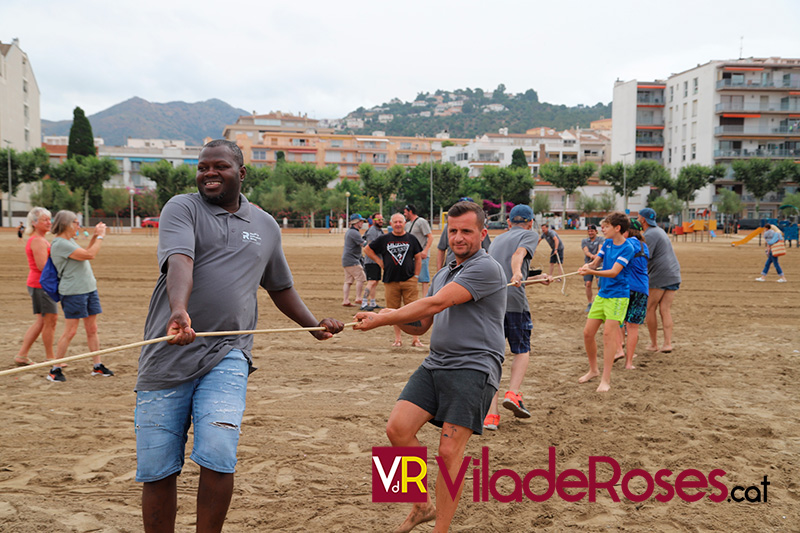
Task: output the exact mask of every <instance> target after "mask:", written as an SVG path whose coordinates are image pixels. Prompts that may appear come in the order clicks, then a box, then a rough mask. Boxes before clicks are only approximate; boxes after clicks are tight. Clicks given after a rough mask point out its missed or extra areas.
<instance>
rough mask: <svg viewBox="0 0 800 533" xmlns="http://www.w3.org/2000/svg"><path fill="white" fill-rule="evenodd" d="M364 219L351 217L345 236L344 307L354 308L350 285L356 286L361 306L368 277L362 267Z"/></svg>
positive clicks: (343, 258)
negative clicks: (362, 291) (362, 294)
mask: <svg viewBox="0 0 800 533" xmlns="http://www.w3.org/2000/svg"><path fill="white" fill-rule="evenodd" d="M363 225H364V217H362V216H361V215H359V214H358V213H355V214H354V215H352V216H351V217H350V227H349V228H348V229H347V232H346V233H345V234H344V250H343V251H342V267H344V286H343V287H342V305H343V306H345V307H352V306H353V304H351V303H350V285H352V284H353V283H355V284H356V303H357V304H359V305H361V290H362V289H363V288H364V283H365V282H366V281H367V277H366V275H365V274H364V267H362V266H361V249H362V248H363V247H364V239H362V238H361V227H362V226H363Z"/></svg>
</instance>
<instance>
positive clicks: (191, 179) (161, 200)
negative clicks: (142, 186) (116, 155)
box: [139, 159, 196, 208]
mask: <svg viewBox="0 0 800 533" xmlns="http://www.w3.org/2000/svg"><path fill="white" fill-rule="evenodd" d="M139 173H140V174H141V175H142V176H144V177H145V178H147V179H149V180H151V181H154V182H155V184H156V194H157V195H158V204H159V206H160V207H162V208H163V207H164V204H166V203H167V202H168V201H169V199H170V198H172V197H173V196H175V195H178V194H184V193H187V192H190V191H193V190H194V188H195V187H196V182H195V170H194V167H190V166H189V165H178V166H177V167H174V166H172V163H170V162H169V161H166V160H163V159H162V160H161V161H158V162H157V163H153V164H150V165H142V167H141V168H140V169H139Z"/></svg>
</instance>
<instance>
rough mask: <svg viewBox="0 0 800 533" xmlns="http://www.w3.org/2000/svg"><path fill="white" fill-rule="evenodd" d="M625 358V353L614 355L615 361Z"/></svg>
mask: <svg viewBox="0 0 800 533" xmlns="http://www.w3.org/2000/svg"><path fill="white" fill-rule="evenodd" d="M623 357H625V352H617V353H615V354H614V361H616V360H617V359H622V358H623Z"/></svg>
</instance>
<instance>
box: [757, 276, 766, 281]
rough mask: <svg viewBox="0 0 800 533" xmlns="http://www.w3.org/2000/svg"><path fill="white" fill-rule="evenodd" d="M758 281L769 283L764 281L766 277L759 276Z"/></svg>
mask: <svg viewBox="0 0 800 533" xmlns="http://www.w3.org/2000/svg"><path fill="white" fill-rule="evenodd" d="M756 281H767V280H765V279H764V276H759V277H757V278H756Z"/></svg>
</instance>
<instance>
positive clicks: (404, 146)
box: [400, 143, 411, 150]
mask: <svg viewBox="0 0 800 533" xmlns="http://www.w3.org/2000/svg"><path fill="white" fill-rule="evenodd" d="M400 149H401V150H411V143H400Z"/></svg>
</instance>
